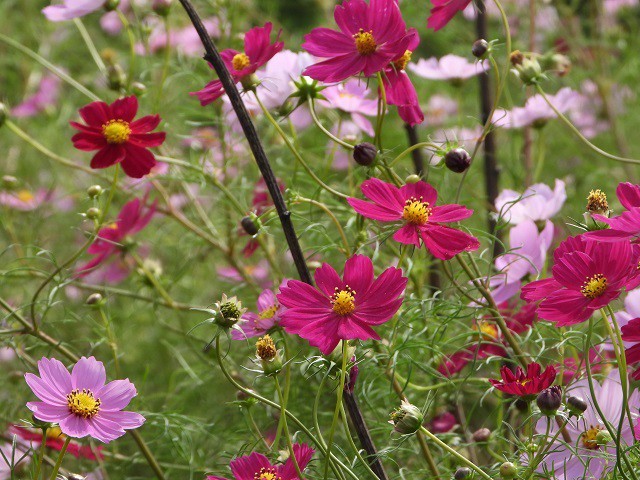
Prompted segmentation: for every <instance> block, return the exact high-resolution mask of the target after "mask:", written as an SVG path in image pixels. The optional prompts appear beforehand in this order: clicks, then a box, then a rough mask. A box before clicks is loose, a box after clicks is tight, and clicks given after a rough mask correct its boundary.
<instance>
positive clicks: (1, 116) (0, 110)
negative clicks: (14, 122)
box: [0, 102, 9, 127]
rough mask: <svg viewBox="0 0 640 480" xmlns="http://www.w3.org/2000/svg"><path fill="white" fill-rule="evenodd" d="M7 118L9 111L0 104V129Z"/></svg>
mask: <svg viewBox="0 0 640 480" xmlns="http://www.w3.org/2000/svg"><path fill="white" fill-rule="evenodd" d="M8 116H9V109H8V108H7V106H6V105H5V104H4V103H2V102H0V127H1V126H2V125H4V122H6V120H7V117H8Z"/></svg>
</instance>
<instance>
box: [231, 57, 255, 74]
mask: <svg viewBox="0 0 640 480" xmlns="http://www.w3.org/2000/svg"><path fill="white" fill-rule="evenodd" d="M231 65H233V69H234V70H236V71H237V72H240V71H242V70H244V69H245V68H247V67H248V66H249V65H251V60H250V59H249V56H248V55H247V54H246V53H237V54H236V55H235V56H234V57H233V58H232V59H231Z"/></svg>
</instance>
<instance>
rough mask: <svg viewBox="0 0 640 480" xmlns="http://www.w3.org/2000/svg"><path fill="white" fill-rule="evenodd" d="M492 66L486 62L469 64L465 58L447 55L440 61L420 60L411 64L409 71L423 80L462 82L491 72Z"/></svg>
mask: <svg viewBox="0 0 640 480" xmlns="http://www.w3.org/2000/svg"><path fill="white" fill-rule="evenodd" d="M489 68H490V66H489V65H488V64H486V63H484V62H469V61H468V60H467V59H466V58H464V57H459V56H457V55H445V56H444V57H442V58H441V59H440V60H438V59H437V58H435V57H432V58H429V59H427V60H426V59H424V58H421V59H420V60H418V63H415V64H413V63H412V64H409V70H411V71H412V72H413V73H415V74H416V75H418V76H419V77H422V78H427V79H429V80H451V81H453V82H462V81H463V80H467V79H468V78H471V77H475V76H476V75H479V74H481V73H484V72H486V71H487V70H489Z"/></svg>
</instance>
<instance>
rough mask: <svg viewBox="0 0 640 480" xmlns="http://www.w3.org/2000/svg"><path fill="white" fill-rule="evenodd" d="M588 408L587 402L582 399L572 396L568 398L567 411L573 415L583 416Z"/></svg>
mask: <svg viewBox="0 0 640 480" xmlns="http://www.w3.org/2000/svg"><path fill="white" fill-rule="evenodd" d="M587 408H588V405H587V402H585V401H584V400H583V399H581V398H580V397H574V396H571V397H569V398H567V409H568V410H569V413H570V414H571V415H575V416H576V417H579V416H581V415H582V414H583V413H584V412H585V411H586V410H587Z"/></svg>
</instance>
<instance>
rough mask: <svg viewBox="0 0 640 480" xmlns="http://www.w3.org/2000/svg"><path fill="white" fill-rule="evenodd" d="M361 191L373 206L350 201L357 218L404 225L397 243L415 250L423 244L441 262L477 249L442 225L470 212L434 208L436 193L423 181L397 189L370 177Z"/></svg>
mask: <svg viewBox="0 0 640 480" xmlns="http://www.w3.org/2000/svg"><path fill="white" fill-rule="evenodd" d="M360 189H361V190H362V193H363V194H364V196H365V197H367V198H368V199H370V200H371V201H372V202H373V203H370V202H366V201H364V200H358V199H356V198H349V199H348V200H347V201H348V202H349V205H351V206H352V207H353V209H354V210H355V211H356V212H358V213H359V214H360V215H362V216H364V217H367V218H371V219H373V220H378V221H382V222H404V225H403V226H402V227H400V228H399V229H398V230H397V231H396V233H395V234H394V235H393V239H394V240H395V241H397V242H400V243H404V244H407V245H415V246H416V247H420V245H421V243H422V244H424V245H425V247H426V248H427V250H429V251H430V252H431V253H432V254H433V255H434V256H435V257H436V258H439V259H441V260H448V259H450V258H452V257H453V256H455V255H457V254H458V253H460V252H464V251H472V250H476V249H477V248H478V247H479V246H480V243H479V242H478V240H477V239H476V238H475V237H472V236H471V235H469V234H467V233H465V232H463V231H461V230H457V229H455V228H451V227H448V226H446V225H443V223H450V222H458V221H460V220H464V219H465V218H469V217H470V216H471V215H472V214H473V210H469V209H468V208H466V207H463V206H462V205H457V204H450V205H440V206H436V201H437V198H438V193H437V192H436V190H435V189H434V188H433V187H432V186H431V185H429V184H428V183H426V182H423V181H419V182H417V183H408V184H406V185H403V186H402V187H396V186H395V185H392V184H390V183H385V182H383V181H382V180H379V179H377V178H372V179H370V180H367V181H365V182H363V183H362V185H361V187H360Z"/></svg>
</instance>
